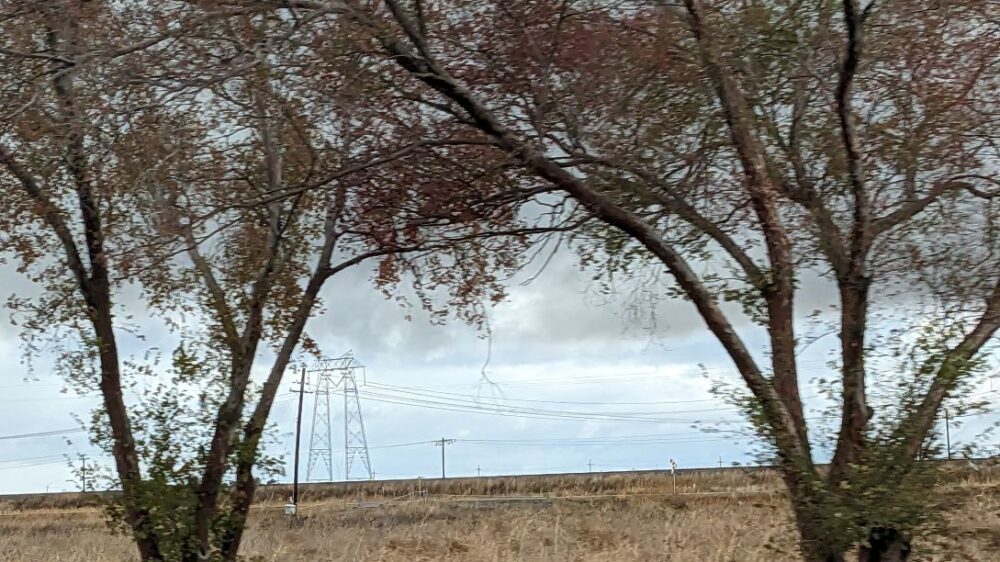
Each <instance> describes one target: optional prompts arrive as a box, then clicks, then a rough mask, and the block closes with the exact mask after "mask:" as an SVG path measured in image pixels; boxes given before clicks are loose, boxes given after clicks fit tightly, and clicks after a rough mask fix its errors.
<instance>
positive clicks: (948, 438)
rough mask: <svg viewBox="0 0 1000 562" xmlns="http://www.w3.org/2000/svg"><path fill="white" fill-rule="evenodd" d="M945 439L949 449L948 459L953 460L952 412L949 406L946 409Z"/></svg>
mask: <svg viewBox="0 0 1000 562" xmlns="http://www.w3.org/2000/svg"><path fill="white" fill-rule="evenodd" d="M944 440H945V447H946V448H947V450H948V460H951V414H950V413H949V412H948V409H947V408H945V410H944Z"/></svg>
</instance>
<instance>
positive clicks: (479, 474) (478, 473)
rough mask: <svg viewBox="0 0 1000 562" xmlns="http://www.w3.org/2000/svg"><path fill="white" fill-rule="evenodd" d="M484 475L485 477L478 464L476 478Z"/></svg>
mask: <svg viewBox="0 0 1000 562" xmlns="http://www.w3.org/2000/svg"><path fill="white" fill-rule="evenodd" d="M482 475H483V471H481V470H479V465H478V464H477V465H476V478H479V477H481V476H482Z"/></svg>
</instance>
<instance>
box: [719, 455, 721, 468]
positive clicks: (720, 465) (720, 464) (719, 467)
mask: <svg viewBox="0 0 1000 562" xmlns="http://www.w3.org/2000/svg"><path fill="white" fill-rule="evenodd" d="M719 468H722V455H719Z"/></svg>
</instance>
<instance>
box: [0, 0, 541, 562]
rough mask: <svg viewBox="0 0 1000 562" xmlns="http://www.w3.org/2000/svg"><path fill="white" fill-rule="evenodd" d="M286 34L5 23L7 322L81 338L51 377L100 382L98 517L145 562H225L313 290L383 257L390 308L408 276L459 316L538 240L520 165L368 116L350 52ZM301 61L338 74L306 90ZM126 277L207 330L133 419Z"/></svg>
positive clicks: (36, 15) (128, 14)
mask: <svg viewBox="0 0 1000 562" xmlns="http://www.w3.org/2000/svg"><path fill="white" fill-rule="evenodd" d="M265 8H266V7H265ZM300 24H301V22H299V21H296V20H294V19H292V20H289V19H285V18H281V17H276V16H275V15H274V14H273V13H272V12H271V11H270V10H268V9H260V8H253V7H250V8H245V9H243V8H232V9H229V8H221V9H219V10H216V11H213V10H211V9H208V8H202V7H199V6H197V5H192V4H189V3H187V2H179V3H176V4H174V3H166V4H163V5H161V6H159V7H158V8H157V10H156V11H153V12H143V13H142V14H139V13H136V12H133V11H132V10H131V9H129V8H127V7H122V6H117V5H115V4H113V3H105V2H85V1H75V0H71V1H65V2H51V3H46V4H44V5H41V4H34V3H23V4H17V5H12V6H11V9H10V10H9V11H8V13H7V14H6V19H5V20H3V26H4V31H5V32H9V33H7V34H6V35H5V37H6V38H7V40H6V42H5V44H4V46H3V49H2V50H0V56H2V57H3V58H4V61H3V64H4V66H3V68H4V73H5V75H6V76H7V77H9V78H10V79H9V80H7V82H6V83H7V84H8V85H9V86H8V88H7V90H6V91H4V93H3V97H2V99H0V104H2V107H3V110H4V114H5V116H6V117H7V120H5V123H4V125H3V127H4V128H3V130H2V132H0V165H2V166H3V167H4V171H5V174H4V175H3V176H2V179H0V181H2V182H3V185H4V191H5V196H4V198H3V207H4V212H3V216H4V221H5V222H4V230H5V232H6V236H5V238H4V239H3V240H2V245H0V251H3V252H4V253H12V254H14V255H15V256H17V258H18V259H19V260H20V262H21V266H22V270H23V271H25V272H27V273H28V274H29V275H31V276H32V278H33V279H34V280H35V281H36V282H38V283H39V284H40V285H41V286H42V287H43V288H44V289H46V291H47V293H46V295H45V297H43V298H42V299H41V300H39V301H28V300H15V301H14V302H13V303H12V304H13V305H14V306H15V308H16V309H17V310H18V311H19V312H21V313H22V316H23V317H25V318H27V319H28V320H27V323H26V325H25V330H26V332H25V333H26V335H28V336H29V337H38V336H41V335H44V334H45V333H49V334H51V333H52V332H51V330H52V329H53V326H68V327H70V328H71V329H72V330H74V331H76V333H77V334H78V335H79V336H78V337H79V340H78V343H79V344H80V345H79V346H77V345H74V344H73V343H71V344H67V345H66V346H65V347H64V349H65V355H64V358H65V361H64V365H65V366H66V368H67V369H69V370H74V371H76V374H75V375H74V376H75V379H76V380H78V381H81V383H82V384H85V385H86V384H89V383H90V382H91V381H92V380H93V379H92V378H90V376H89V375H91V374H92V373H94V372H95V371H96V377H98V380H99V385H98V386H99V389H100V392H101V395H102V397H103V401H104V403H103V408H102V409H101V411H100V412H97V415H96V417H95V437H94V439H95V440H96V441H97V442H98V443H101V444H107V445H108V446H109V449H110V450H111V453H112V454H113V458H114V460H115V468H116V473H117V480H118V484H119V485H120V486H121V489H122V492H123V493H122V497H121V504H120V506H119V508H118V509H116V510H114V511H113V516H114V517H116V518H118V519H119V520H120V522H121V523H122V524H123V525H124V526H125V528H127V529H128V530H129V531H130V532H131V533H132V534H133V535H134V537H135V540H136V543H137V545H138V549H139V554H140V557H141V559H142V560H144V561H145V560H149V561H154V560H182V561H189V560H190V561H195V560H206V559H219V560H235V559H236V557H237V553H238V550H239V545H240V540H241V537H242V531H243V528H244V526H245V521H246V517H247V514H248V512H249V508H250V504H251V502H252V500H253V495H254V489H255V486H256V478H255V474H254V469H255V467H256V466H257V465H258V464H259V463H261V462H264V461H262V453H261V447H260V443H261V440H262V438H263V436H264V431H265V429H266V424H267V419H268V415H269V413H270V410H271V407H272V405H273V403H274V399H275V396H276V393H277V391H278V387H279V385H280V383H281V380H282V377H283V374H284V372H285V370H286V368H287V366H288V364H289V363H290V361H291V360H292V358H293V354H294V352H295V350H296V348H297V347H299V346H300V344H301V343H302V342H305V347H306V348H307V349H314V348H315V343H313V342H311V340H309V338H308V337H307V336H306V335H305V328H306V324H307V321H308V319H309V317H310V316H311V315H312V314H313V313H314V311H315V309H316V307H317V306H318V304H319V293H320V290H321V288H322V287H323V285H324V283H325V281H326V280H328V279H329V278H330V277H332V276H333V275H336V274H337V273H339V272H341V271H344V270H346V269H348V268H350V267H353V266H356V265H359V264H362V263H364V262H366V261H369V260H380V261H379V267H378V269H377V273H376V276H375V279H374V281H375V283H376V284H378V285H380V286H382V287H383V288H385V289H386V290H387V291H388V290H390V289H391V287H393V286H394V285H395V284H397V283H399V282H401V281H403V280H405V279H406V278H407V277H408V276H409V278H411V279H413V280H415V281H416V282H417V283H418V285H417V287H416V288H417V292H418V295H419V296H420V298H421V302H422V304H424V305H425V306H427V307H431V308H435V312H437V313H438V314H439V315H446V311H444V310H441V309H439V308H436V307H438V306H439V305H440V304H441V302H442V301H440V300H435V299H434V298H432V294H433V292H434V291H436V290H438V289H440V290H442V291H445V292H446V293H447V298H446V301H447V304H448V306H449V308H450V309H451V310H457V311H458V312H457V314H459V315H464V317H465V318H466V319H470V320H475V316H476V310H477V307H478V306H480V305H481V304H482V302H483V301H484V300H486V301H489V300H490V299H496V298H498V295H499V293H500V290H501V286H500V285H499V283H498V281H497V276H498V275H500V274H501V273H502V272H503V271H504V270H505V269H507V268H509V267H511V266H512V265H513V264H514V263H516V260H517V258H518V256H519V254H520V248H521V247H522V245H523V242H524V241H525V240H526V238H527V237H529V236H531V235H532V234H533V233H535V232H537V231H542V230H545V228H541V229H535V228H532V227H526V226H525V224H524V223H523V222H522V220H521V219H520V217H519V213H518V207H519V205H520V204H521V202H523V201H524V200H525V197H524V196H523V195H522V194H521V193H520V191H521V190H522V189H523V190H524V191H525V193H527V194H531V193H534V192H535V190H533V189H532V187H531V186H530V184H528V183H527V182H525V181H524V180H523V178H521V174H520V173H519V170H517V169H516V168H510V167H505V166H503V165H502V162H500V163H498V162H496V161H494V156H495V155H493V154H489V153H486V154H483V152H484V150H483V148H482V147H481V146H479V144H478V143H469V142H465V141H463V140H462V139H453V138H447V137H443V136H440V135H436V134H434V133H436V131H427V130H423V129H420V128H419V127H416V126H414V124H413V123H412V122H408V123H406V122H403V121H402V120H400V119H398V118H394V117H393V116H392V115H389V114H386V113H385V112H380V113H377V114H376V113H372V112H370V111H367V110H366V109H365V108H364V107H363V106H361V105H360V104H359V100H361V99H375V98H377V97H378V96H379V95H380V92H379V87H378V85H377V84H374V83H373V82H372V81H371V80H368V79H367V78H368V76H367V75H366V72H365V69H364V67H363V66H362V65H359V64H358V60H357V57H355V56H353V54H352V52H351V50H350V48H349V47H350V45H349V43H345V42H343V41H341V40H340V38H339V37H330V36H318V35H313V36H310V35H309V31H310V30H309V29H306V30H301V31H300V30H299V27H300ZM293 31H296V33H292V32H293ZM288 37H294V41H290V40H283V39H282V38H288ZM122 45H126V46H125V47H123V46H122ZM304 56H314V57H320V56H321V57H323V60H325V61H326V62H327V63H331V62H335V63H336V64H338V65H340V66H339V67H335V66H334V64H327V65H326V66H324V67H323V72H322V73H316V72H314V71H311V70H309V67H308V66H306V65H303V61H302V59H301V58H302V57H304ZM314 68H319V67H318V66H316V67H314ZM358 76H360V77H361V78H362V79H358V78H357V77H358ZM373 84H374V85H373ZM441 148H443V149H445V151H444V152H440V150H439V149H441ZM441 178H447V179H446V180H443V179H441ZM67 266H68V267H67ZM67 269H68V272H67ZM67 273H68V274H69V275H67ZM134 282H138V283H139V284H140V286H141V287H142V290H143V292H144V293H143V294H144V297H145V298H146V299H147V300H148V302H149V304H150V307H151V309H152V310H153V311H154V312H155V313H157V314H159V315H161V317H163V318H164V319H165V320H166V321H167V322H168V323H170V322H173V321H174V320H175V319H176V318H177V317H178V315H180V314H186V315H193V316H195V317H196V318H199V319H200V320H203V321H204V322H205V323H206V324H207V325H208V327H209V329H207V330H188V331H186V332H184V336H185V338H184V339H185V341H184V344H183V345H182V346H180V347H179V348H178V349H177V350H175V352H174V354H173V358H172V364H171V369H170V373H169V376H170V378H169V380H168V381H164V382H163V383H160V384H158V385H157V386H156V387H155V392H153V393H152V394H151V395H147V396H146V397H144V398H141V397H140V398H139V399H136V400H135V402H134V403H133V404H132V405H131V406H129V405H127V404H126V396H125V389H126V388H127V387H128V386H129V385H130V384H132V382H133V381H132V379H131V377H130V376H129V375H130V373H129V370H130V369H132V368H133V367H135V366H134V365H132V364H130V363H129V362H127V361H126V360H125V359H123V358H122V356H123V354H122V349H121V346H120V345H119V343H118V335H119V333H120V332H121V331H123V330H125V329H127V328H126V323H125V322H121V321H120V320H118V318H120V314H119V315H116V313H117V312H118V310H116V307H115V304H114V301H115V297H116V295H119V294H120V292H121V288H122V287H123V286H124V285H125V284H126V283H134ZM268 345H269V346H271V347H272V349H273V351H274V357H275V358H274V362H273V364H272V365H271V366H270V369H269V371H268V373H267V375H266V377H265V378H264V380H263V382H262V384H261V385H260V386H259V387H256V386H255V385H254V382H253V377H252V375H253V369H254V367H255V364H256V361H257V358H258V355H259V353H258V352H259V351H260V350H261V348H262V347H263V346H268ZM92 368H93V369H92ZM138 370H140V371H141V372H143V373H146V374H148V373H151V372H153V371H154V367H152V366H150V365H145V366H143V365H139V366H138ZM105 424H107V426H105ZM228 476H231V477H232V478H233V480H234V485H233V486H232V488H231V489H228V488H227V487H226V486H224V480H225V479H226V478H227V477H228Z"/></svg>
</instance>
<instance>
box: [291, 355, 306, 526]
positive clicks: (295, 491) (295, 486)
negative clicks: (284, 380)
mask: <svg viewBox="0 0 1000 562" xmlns="http://www.w3.org/2000/svg"><path fill="white" fill-rule="evenodd" d="M298 393H299V410H298V413H297V414H296V416H295V469H294V475H293V477H292V505H294V506H295V508H296V511H298V507H299V446H300V443H301V442H302V439H301V438H302V402H303V401H304V399H305V396H306V367H305V365H303V366H302V378H300V379H299V390H298Z"/></svg>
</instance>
